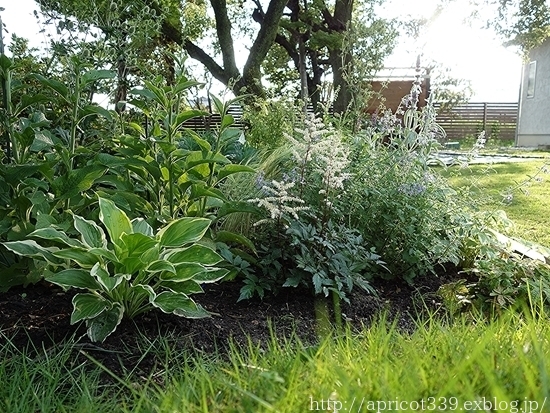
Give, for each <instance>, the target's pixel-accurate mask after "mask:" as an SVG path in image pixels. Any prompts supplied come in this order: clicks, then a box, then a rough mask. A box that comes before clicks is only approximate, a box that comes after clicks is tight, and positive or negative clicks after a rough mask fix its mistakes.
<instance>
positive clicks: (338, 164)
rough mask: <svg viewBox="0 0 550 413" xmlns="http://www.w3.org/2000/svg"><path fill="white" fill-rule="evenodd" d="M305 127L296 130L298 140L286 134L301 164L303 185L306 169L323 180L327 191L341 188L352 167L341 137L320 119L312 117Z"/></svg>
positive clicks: (296, 159) (349, 175) (295, 157)
mask: <svg viewBox="0 0 550 413" xmlns="http://www.w3.org/2000/svg"><path fill="white" fill-rule="evenodd" d="M304 124H305V128H303V129H295V132H296V135H297V136H296V137H294V136H290V135H288V134H287V135H286V138H287V139H288V141H289V142H290V144H291V145H292V154H293V156H294V160H295V161H296V163H297V164H298V165H301V174H300V179H301V182H300V184H305V182H303V180H304V179H305V176H304V175H305V168H306V167H308V166H309V167H310V168H311V171H312V172H313V173H315V174H317V175H319V176H320V177H321V180H322V185H323V189H322V191H324V190H328V189H342V188H343V185H344V181H345V180H346V179H349V178H350V177H351V174H349V173H346V172H344V171H345V170H346V169H347V168H348V166H349V160H348V157H349V151H348V149H347V148H346V146H345V145H344V144H343V143H342V139H341V137H340V135H339V134H338V133H337V132H336V131H335V130H332V129H329V128H327V127H326V126H325V125H324V123H323V121H322V120H321V119H318V118H315V117H314V116H310V117H309V118H308V119H306V120H305V121H304Z"/></svg>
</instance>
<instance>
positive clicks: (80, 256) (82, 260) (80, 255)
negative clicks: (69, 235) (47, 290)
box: [53, 247, 99, 268]
mask: <svg viewBox="0 0 550 413" xmlns="http://www.w3.org/2000/svg"><path fill="white" fill-rule="evenodd" d="M53 255H55V256H56V257H58V258H63V259H66V260H73V261H74V262H76V263H77V264H78V265H79V266H81V267H82V268H92V267H93V266H94V264H95V263H96V262H98V261H99V259H98V257H97V256H96V255H94V254H92V253H90V252H89V251H88V250H86V249H84V248H80V247H71V248H66V249H63V250H59V251H56V252H54V253H53Z"/></svg>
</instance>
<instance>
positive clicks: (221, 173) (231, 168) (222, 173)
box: [218, 163, 256, 181]
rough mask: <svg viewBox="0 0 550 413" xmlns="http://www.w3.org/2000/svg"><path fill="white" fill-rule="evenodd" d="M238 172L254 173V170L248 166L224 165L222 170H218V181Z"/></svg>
mask: <svg viewBox="0 0 550 413" xmlns="http://www.w3.org/2000/svg"><path fill="white" fill-rule="evenodd" d="M240 172H248V173H250V172H252V173H254V172H256V170H255V169H254V168H251V167H250V166H246V165H238V164H233V163H232V164H229V165H225V166H224V167H223V168H221V169H220V170H218V181H221V180H222V179H223V178H225V177H227V176H229V175H233V174H236V173H240Z"/></svg>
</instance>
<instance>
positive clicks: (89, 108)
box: [78, 105, 113, 122]
mask: <svg viewBox="0 0 550 413" xmlns="http://www.w3.org/2000/svg"><path fill="white" fill-rule="evenodd" d="M91 115H100V116H103V117H104V118H105V119H107V120H109V121H111V120H113V118H112V116H111V112H109V111H108V110H107V109H105V108H102V107H101V106H97V105H86V106H84V107H83V108H82V109H81V110H80V112H79V114H78V118H79V119H78V121H79V122H81V121H83V120H84V119H85V118H87V117H88V116H91Z"/></svg>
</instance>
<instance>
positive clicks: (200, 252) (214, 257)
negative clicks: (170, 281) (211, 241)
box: [166, 244, 223, 265]
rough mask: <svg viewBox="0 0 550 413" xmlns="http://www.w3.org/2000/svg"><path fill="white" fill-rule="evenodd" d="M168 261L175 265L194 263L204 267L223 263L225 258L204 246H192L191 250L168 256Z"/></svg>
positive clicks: (183, 250) (176, 251)
mask: <svg viewBox="0 0 550 413" xmlns="http://www.w3.org/2000/svg"><path fill="white" fill-rule="evenodd" d="M166 259H167V260H168V261H170V262H171V263H173V264H179V263H183V262H194V263H198V264H202V265H216V264H217V263H219V262H221V261H223V258H222V257H221V256H220V255H219V254H218V253H216V252H215V251H213V250H212V249H210V248H208V247H205V246H203V245H198V244H197V245H192V246H191V247H189V248H184V249H181V250H175V251H173V252H171V253H170V254H168V255H167V256H166Z"/></svg>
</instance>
